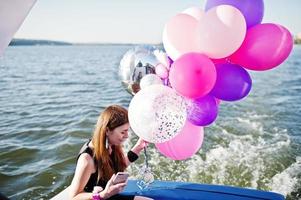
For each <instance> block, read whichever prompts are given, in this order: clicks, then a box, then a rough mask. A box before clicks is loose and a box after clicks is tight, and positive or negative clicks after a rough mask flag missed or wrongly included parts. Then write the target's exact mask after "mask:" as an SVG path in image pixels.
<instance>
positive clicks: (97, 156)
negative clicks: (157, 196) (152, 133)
mask: <svg viewBox="0 0 301 200" xmlns="http://www.w3.org/2000/svg"><path fill="white" fill-rule="evenodd" d="M128 129H129V120H128V112H127V110H126V109H125V108H123V107H121V106H118V105H112V106H109V107H107V108H106V109H105V110H104V111H103V112H102V113H101V115H100V116H99V118H98V121H97V124H96V128H95V131H94V134H93V137H92V140H90V141H89V142H87V143H86V144H85V145H84V146H83V147H82V149H81V150H80V153H79V156H78V161H77V166H76V169H75V174H74V177H73V180H72V183H71V185H70V190H69V196H70V199H72V200H86V199H91V200H93V199H100V200H102V199H109V200H113V199H120V200H122V199H135V200H139V199H141V200H142V199H145V200H146V199H149V198H146V197H141V196H122V195H120V194H118V193H119V192H121V191H122V190H123V189H124V187H125V186H126V183H118V184H113V183H112V180H113V179H114V177H115V174H116V173H117V172H123V171H124V170H125V169H126V167H127V166H128V165H129V164H130V163H131V162H134V161H135V160H136V159H137V158H138V155H139V153H140V151H141V150H142V149H143V148H144V146H145V142H144V141H143V140H142V139H139V140H138V142H137V143H136V145H135V146H134V147H133V148H132V149H131V150H130V151H129V152H128V153H127V155H124V153H123V150H122V143H123V142H124V141H125V140H126V139H127V138H128ZM94 186H101V187H102V188H103V190H102V191H100V192H97V193H95V192H93V193H92V191H93V188H94Z"/></svg>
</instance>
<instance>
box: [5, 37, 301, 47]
mask: <svg viewBox="0 0 301 200" xmlns="http://www.w3.org/2000/svg"><path fill="white" fill-rule="evenodd" d="M294 44H301V39H299V38H298V39H297V38H295V39H294ZM42 45H54V46H70V45H76V46H77V45H87V46H97V45H153V46H158V45H160V46H162V44H142V43H141V44H134V43H70V42H62V41H53V40H35V39H13V40H12V41H11V42H10V43H9V46H42Z"/></svg>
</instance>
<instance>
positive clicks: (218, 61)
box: [211, 58, 228, 64]
mask: <svg viewBox="0 0 301 200" xmlns="http://www.w3.org/2000/svg"><path fill="white" fill-rule="evenodd" d="M227 59H228V58H220V59H211V60H212V62H213V63H214V64H223V63H227V62H228V61H227Z"/></svg>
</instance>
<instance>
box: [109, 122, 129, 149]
mask: <svg viewBox="0 0 301 200" xmlns="http://www.w3.org/2000/svg"><path fill="white" fill-rule="evenodd" d="M129 127H130V125H129V123H126V124H123V125H121V126H118V127H116V128H115V129H113V130H112V131H108V132H107V136H108V139H109V143H110V144H111V145H120V144H121V143H123V142H124V141H125V140H126V139H127V138H128V137H129V134H128V130H129Z"/></svg>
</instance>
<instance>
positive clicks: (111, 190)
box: [101, 174, 127, 199]
mask: <svg viewBox="0 0 301 200" xmlns="http://www.w3.org/2000/svg"><path fill="white" fill-rule="evenodd" d="M115 176H116V174H113V176H112V177H111V178H110V180H109V181H108V183H107V185H106V188H105V189H104V190H103V191H102V192H101V193H102V194H104V196H103V197H104V198H105V199H107V198H110V197H111V196H113V195H115V194H118V193H120V192H122V191H123V189H124V187H125V186H126V185H127V181H126V182H125V183H117V184H113V180H114V178H115Z"/></svg>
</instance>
